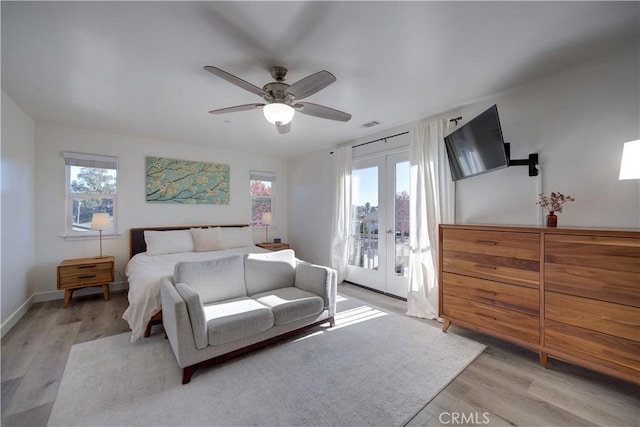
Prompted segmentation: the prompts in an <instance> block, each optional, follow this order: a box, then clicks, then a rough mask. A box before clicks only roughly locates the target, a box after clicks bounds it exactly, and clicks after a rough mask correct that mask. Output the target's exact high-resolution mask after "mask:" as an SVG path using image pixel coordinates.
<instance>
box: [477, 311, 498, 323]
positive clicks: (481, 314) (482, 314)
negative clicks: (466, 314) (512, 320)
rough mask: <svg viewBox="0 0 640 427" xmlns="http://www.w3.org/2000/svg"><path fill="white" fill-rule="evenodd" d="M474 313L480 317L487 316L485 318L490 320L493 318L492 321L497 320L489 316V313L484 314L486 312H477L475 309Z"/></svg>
mask: <svg viewBox="0 0 640 427" xmlns="http://www.w3.org/2000/svg"><path fill="white" fill-rule="evenodd" d="M476 314H477V315H478V316H480V317H485V318H487V319H491V320H493V321H494V322H497V321H498V318H497V317H493V316H489V315H486V314H484V313H479V312H477V311H476Z"/></svg>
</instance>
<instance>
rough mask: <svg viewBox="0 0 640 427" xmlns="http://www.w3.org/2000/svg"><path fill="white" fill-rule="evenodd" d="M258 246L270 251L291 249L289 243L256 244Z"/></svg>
mask: <svg viewBox="0 0 640 427" xmlns="http://www.w3.org/2000/svg"><path fill="white" fill-rule="evenodd" d="M256 246H257V247H259V248H263V249H269V250H270V251H281V250H283V249H289V244H288V243H256Z"/></svg>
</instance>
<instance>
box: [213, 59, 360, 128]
mask: <svg viewBox="0 0 640 427" xmlns="http://www.w3.org/2000/svg"><path fill="white" fill-rule="evenodd" d="M204 69H205V70H207V71H209V72H210V73H212V74H214V75H216V76H218V77H220V78H223V79H225V80H226V81H228V82H230V83H233V84H234V85H236V86H238V87H241V88H242V89H244V90H247V91H249V92H251V93H253V94H255V95H258V96H260V97H261V98H262V99H264V101H265V102H266V104H264V103H254V104H243V105H236V106H234V107H226V108H219V109H216V110H211V111H209V113H211V114H225V113H235V112H237V111H246V110H255V109H258V108H262V109H263V113H264V116H265V118H266V119H267V120H268V121H269V122H270V123H272V124H274V125H276V128H277V129H278V132H280V133H289V131H290V130H291V120H293V116H294V115H295V112H296V111H298V112H300V113H302V114H306V115H308V116H314V117H319V118H321V119H329V120H336V121H340V122H348V121H349V120H350V119H351V114H348V113H345V112H343V111H339V110H336V109H333V108H329V107H325V106H324V105H318V104H313V103H311V102H298V101H300V100H301V99H304V98H306V97H308V96H311V95H313V94H314V93H316V92H318V91H320V90H322V89H324V88H325V87H327V86H329V85H330V84H331V83H333V82H335V81H336V77H335V76H334V75H333V74H331V73H330V72H328V71H326V70H322V71H318V72H317V73H315V74H311V75H310V76H307V77H305V78H303V79H301V80H298V81H297V82H295V83H293V84H291V85H289V84H287V83H285V82H284V81H285V79H286V78H287V73H288V70H287V69H286V68H285V67H272V68H271V77H272V78H273V79H274V80H275V81H274V82H271V83H267V84H265V85H264V86H263V87H262V89H261V88H259V87H258V86H255V85H253V84H251V83H249V82H247V81H246V80H243V79H241V78H240V77H237V76H235V75H233V74H231V73H228V72H226V71H224V70H222V69H220V68H218V67H214V66H212V65H205V66H204Z"/></svg>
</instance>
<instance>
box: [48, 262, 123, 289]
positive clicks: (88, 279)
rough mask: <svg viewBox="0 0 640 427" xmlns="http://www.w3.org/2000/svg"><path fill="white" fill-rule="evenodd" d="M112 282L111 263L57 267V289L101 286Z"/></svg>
mask: <svg viewBox="0 0 640 427" xmlns="http://www.w3.org/2000/svg"><path fill="white" fill-rule="evenodd" d="M112 281H113V263H110V262H108V263H105V262H100V263H95V264H83V265H70V266H61V267H58V288H60V289H63V288H70V287H78V286H86V285H90V284H102V283H109V282H112Z"/></svg>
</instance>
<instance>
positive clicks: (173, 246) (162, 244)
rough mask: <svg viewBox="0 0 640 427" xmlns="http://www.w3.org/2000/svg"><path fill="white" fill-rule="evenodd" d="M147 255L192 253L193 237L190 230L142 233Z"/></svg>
mask: <svg viewBox="0 0 640 427" xmlns="http://www.w3.org/2000/svg"><path fill="white" fill-rule="evenodd" d="M144 241H145V242H146V243H147V255H162V254H174V253H177V252H193V249H194V248H193V237H191V231H190V230H167V231H151V230H145V231H144Z"/></svg>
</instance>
